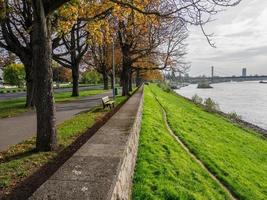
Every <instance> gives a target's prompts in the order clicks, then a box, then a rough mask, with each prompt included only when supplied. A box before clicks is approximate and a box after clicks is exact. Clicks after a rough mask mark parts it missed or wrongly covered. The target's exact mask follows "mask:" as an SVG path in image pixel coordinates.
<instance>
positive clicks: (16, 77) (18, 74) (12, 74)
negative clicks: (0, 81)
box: [3, 64, 25, 87]
mask: <svg viewBox="0 0 267 200" xmlns="http://www.w3.org/2000/svg"><path fill="white" fill-rule="evenodd" d="M3 77H4V82H5V83H7V84H10V85H16V86H18V87H22V86H23V85H24V83H25V71H24V66H23V65H22V64H9V65H7V66H5V68H4V76H3Z"/></svg>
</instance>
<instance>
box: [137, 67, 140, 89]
mask: <svg viewBox="0 0 267 200" xmlns="http://www.w3.org/2000/svg"><path fill="white" fill-rule="evenodd" d="M140 85H141V78H140V69H137V70H136V87H139V86H140Z"/></svg>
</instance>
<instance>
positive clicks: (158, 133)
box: [133, 85, 267, 200]
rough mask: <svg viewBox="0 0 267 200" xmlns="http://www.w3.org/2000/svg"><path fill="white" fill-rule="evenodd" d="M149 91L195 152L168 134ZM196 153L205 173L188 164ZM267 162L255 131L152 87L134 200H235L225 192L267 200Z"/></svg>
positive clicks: (266, 149)
mask: <svg viewBox="0 0 267 200" xmlns="http://www.w3.org/2000/svg"><path fill="white" fill-rule="evenodd" d="M149 90H151V91H152V92H153V93H154V94H155V96H156V98H157V99H158V101H159V102H160V104H161V105H162V107H163V108H164V110H165V112H166V114H167V122H168V124H169V126H170V128H171V130H172V131H173V133H174V134H175V135H176V136H177V137H178V139H179V140H180V141H181V142H182V144H183V145H184V146H185V147H186V148H188V150H189V153H188V152H186V151H185V150H183V149H181V147H182V146H181V144H179V143H178V142H176V141H175V139H174V138H173V137H172V136H171V134H169V133H168V131H167V129H166V127H165V126H164V125H163V124H164V122H163V117H162V112H161V110H160V107H159V105H158V104H156V101H155V99H153V93H152V92H151V91H149ZM151 124H153V126H151ZM190 154H192V155H194V156H195V158H196V159H198V160H199V161H200V162H201V163H203V165H204V168H201V166H200V164H199V163H198V162H196V161H195V160H193V159H189V158H188V160H187V162H185V161H184V157H190V156H189V155H190ZM266 157H267V141H266V140H265V139H263V138H262V136H260V135H259V134H258V133H256V132H255V131H253V130H251V129H244V128H240V127H239V126H237V125H236V124H233V123H231V122H230V121H229V120H228V119H226V118H225V117H223V116H221V115H219V114H216V113H209V112H206V111H204V110H203V109H202V108H201V107H198V106H196V105H195V104H193V103H192V102H190V101H188V100H186V99H184V98H183V97H180V96H179V95H177V94H174V93H172V92H170V93H168V92H164V91H163V90H161V89H160V88H158V87H157V86H155V85H150V86H148V87H146V90H145V107H144V118H143V122H142V130H141V135H140V145H139V153H138V162H137V167H136V173H135V178H134V193H133V198H134V199H153V198H157V199H166V198H167V197H169V198H172V199H174V198H178V197H179V198H181V197H183V199H231V197H230V196H227V194H226V193H225V192H224V190H223V187H224V188H226V189H227V190H228V191H229V192H230V194H231V195H232V196H234V197H235V198H236V199H245V200H254V199H266V198H267V189H266V188H267V168H266V166H267V160H266ZM205 169H206V171H205ZM208 173H212V174H213V175H214V176H215V177H216V178H217V179H218V181H219V182H220V184H221V185H222V186H223V187H221V186H220V184H217V183H216V181H214V180H213V179H211V178H210V176H208ZM203 174H206V176H205V175H204V177H205V178H204V179H203ZM188 181H189V182H188ZM177 183H179V184H177ZM209 195H210V198H207V197H209Z"/></svg>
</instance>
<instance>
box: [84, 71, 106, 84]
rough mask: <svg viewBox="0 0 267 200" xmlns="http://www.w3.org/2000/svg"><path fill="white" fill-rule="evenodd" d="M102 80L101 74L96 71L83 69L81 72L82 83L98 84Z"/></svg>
mask: <svg viewBox="0 0 267 200" xmlns="http://www.w3.org/2000/svg"><path fill="white" fill-rule="evenodd" d="M101 81H102V77H101V74H99V73H98V72H97V71H95V70H92V71H85V72H84V73H83V74H82V83H85V84H99V83H101Z"/></svg>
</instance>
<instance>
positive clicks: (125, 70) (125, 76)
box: [121, 51, 131, 96]
mask: <svg viewBox="0 0 267 200" xmlns="http://www.w3.org/2000/svg"><path fill="white" fill-rule="evenodd" d="M122 54H123V58H122V72H121V73H122V74H121V82H122V96H126V95H128V96H129V95H130V93H129V81H130V71H131V58H130V57H129V56H128V53H127V52H124V51H122Z"/></svg>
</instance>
